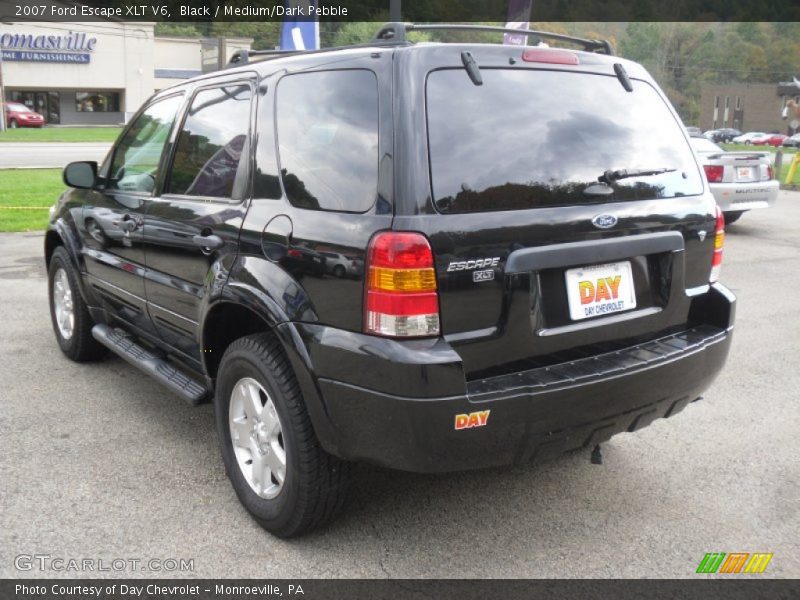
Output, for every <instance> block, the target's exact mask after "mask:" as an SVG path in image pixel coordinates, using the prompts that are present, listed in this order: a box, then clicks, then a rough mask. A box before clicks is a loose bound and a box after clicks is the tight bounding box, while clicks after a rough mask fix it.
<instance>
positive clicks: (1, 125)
mask: <svg viewBox="0 0 800 600" xmlns="http://www.w3.org/2000/svg"><path fill="white" fill-rule="evenodd" d="M0 111H2V112H0V132H2V131H5V130H6V90H5V87H4V86H3V49H2V48H0Z"/></svg>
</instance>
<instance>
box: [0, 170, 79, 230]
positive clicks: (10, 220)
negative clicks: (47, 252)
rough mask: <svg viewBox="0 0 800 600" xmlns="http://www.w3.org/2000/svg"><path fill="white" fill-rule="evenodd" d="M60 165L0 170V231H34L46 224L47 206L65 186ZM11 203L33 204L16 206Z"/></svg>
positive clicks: (16, 204)
mask: <svg viewBox="0 0 800 600" xmlns="http://www.w3.org/2000/svg"><path fill="white" fill-rule="evenodd" d="M65 189H66V188H65V186H64V183H63V182H62V181H61V169H3V170H0V231H3V232H5V231H37V230H42V229H44V228H45V227H46V226H47V217H48V212H47V209H48V208H49V207H50V206H52V205H53V204H54V203H55V201H56V200H57V199H58V197H59V195H60V194H61V192H63V191H64V190H65ZM11 206H23V207H34V208H35V210H27V209H26V210H19V209H13V208H8V207H11Z"/></svg>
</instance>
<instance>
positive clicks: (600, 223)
mask: <svg viewBox="0 0 800 600" xmlns="http://www.w3.org/2000/svg"><path fill="white" fill-rule="evenodd" d="M616 224H617V217H615V216H614V215H597V216H596V217H595V218H594V219H592V225H594V226H595V227H599V228H600V229H610V228H611V227H613V226H614V225H616Z"/></svg>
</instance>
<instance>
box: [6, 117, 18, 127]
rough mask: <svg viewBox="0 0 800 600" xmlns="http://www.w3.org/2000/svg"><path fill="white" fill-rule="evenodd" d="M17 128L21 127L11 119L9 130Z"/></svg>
mask: <svg viewBox="0 0 800 600" xmlns="http://www.w3.org/2000/svg"><path fill="white" fill-rule="evenodd" d="M17 127H19V125H17V122H16V121H15V120H14V119H11V120H10V121H9V122H8V128H9V129H16V128H17Z"/></svg>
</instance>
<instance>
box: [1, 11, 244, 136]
mask: <svg viewBox="0 0 800 600" xmlns="http://www.w3.org/2000/svg"><path fill="white" fill-rule="evenodd" d="M154 28H155V24H154V23H133V22H128V23H126V22H121V21H94V22H86V23H83V22H81V23H44V22H24V23H2V22H0V50H2V62H1V63H0V76H1V77H2V79H1V80H0V81H1V82H2V91H3V92H4V97H5V100H6V101H8V102H20V103H23V104H25V105H26V106H28V107H29V108H31V109H32V110H35V111H36V112H38V113H41V114H42V115H44V117H45V119H46V121H47V123H48V124H52V125H115V124H119V123H124V122H125V121H126V120H127V118H128V117H130V115H132V114H133V113H135V112H136V111H137V110H138V108H139V107H140V106H141V104H142V102H144V101H145V100H146V99H147V98H148V97H149V96H150V95H151V94H152V93H153V92H154V91H157V90H160V89H163V88H165V87H168V86H170V85H174V84H175V83H178V82H180V81H181V80H184V79H188V78H190V77H194V76H196V75H200V74H202V73H205V72H209V71H214V70H217V69H219V68H221V67H224V65H225V64H226V63H227V61H228V60H229V59H230V57H231V55H232V54H233V53H234V52H236V51H237V50H249V49H250V44H251V43H252V39H250V38H179V37H160V36H155V35H154Z"/></svg>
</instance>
